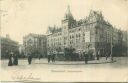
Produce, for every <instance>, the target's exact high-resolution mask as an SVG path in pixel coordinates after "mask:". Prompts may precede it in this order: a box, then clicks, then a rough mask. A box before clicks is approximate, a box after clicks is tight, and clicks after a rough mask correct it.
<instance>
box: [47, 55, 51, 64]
mask: <svg viewBox="0 0 128 83" xmlns="http://www.w3.org/2000/svg"><path fill="white" fill-rule="evenodd" d="M47 58H48V63H49V62H50V58H51V55H50V54H48V55H47Z"/></svg>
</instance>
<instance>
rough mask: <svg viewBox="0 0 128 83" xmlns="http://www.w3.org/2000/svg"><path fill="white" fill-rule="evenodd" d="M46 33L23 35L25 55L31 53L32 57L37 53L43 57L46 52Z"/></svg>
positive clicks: (36, 55)
mask: <svg viewBox="0 0 128 83" xmlns="http://www.w3.org/2000/svg"><path fill="white" fill-rule="evenodd" d="M46 40H47V39H46V35H39V34H33V33H30V34H28V35H26V36H24V37H23V46H24V50H25V55H28V54H32V55H33V56H34V57H38V56H39V55H41V56H43V57H45V56H46V54H47V48H46V45H47V42H46Z"/></svg>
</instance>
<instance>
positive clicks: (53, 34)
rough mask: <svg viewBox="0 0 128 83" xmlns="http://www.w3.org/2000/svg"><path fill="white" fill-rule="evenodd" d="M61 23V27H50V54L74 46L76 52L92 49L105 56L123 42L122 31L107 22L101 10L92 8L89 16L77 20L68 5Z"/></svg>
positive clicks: (48, 46)
mask: <svg viewBox="0 0 128 83" xmlns="http://www.w3.org/2000/svg"><path fill="white" fill-rule="evenodd" d="M61 24H62V26H61V27H56V26H54V27H48V31H47V34H48V35H47V49H48V50H47V53H48V54H50V53H56V52H64V49H65V48H73V49H75V52H76V53H82V52H84V51H89V50H92V51H93V52H94V53H95V54H97V52H98V51H100V54H101V56H105V53H108V54H110V53H111V48H116V47H118V46H116V45H118V44H121V43H122V34H121V32H120V31H119V30H118V29H116V28H114V27H113V26H112V25H111V24H110V23H109V22H107V21H106V20H105V19H104V17H103V15H102V13H101V12H100V11H93V10H91V11H90V14H89V16H88V17H86V18H85V19H81V20H79V21H76V20H75V19H74V17H73V16H72V14H71V12H70V8H69V7H68V9H67V12H66V13H65V16H64V18H63V19H62V21H61ZM120 34H121V35H120ZM113 51H114V50H113Z"/></svg>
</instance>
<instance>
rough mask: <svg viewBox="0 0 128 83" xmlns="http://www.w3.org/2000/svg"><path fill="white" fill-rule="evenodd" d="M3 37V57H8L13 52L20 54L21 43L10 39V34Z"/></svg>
mask: <svg viewBox="0 0 128 83" xmlns="http://www.w3.org/2000/svg"><path fill="white" fill-rule="evenodd" d="M0 39H1V58H8V57H9V54H10V53H11V52H13V53H14V54H16V55H19V44H18V42H16V41H14V40H12V39H10V37H9V35H7V36H6V37H0Z"/></svg>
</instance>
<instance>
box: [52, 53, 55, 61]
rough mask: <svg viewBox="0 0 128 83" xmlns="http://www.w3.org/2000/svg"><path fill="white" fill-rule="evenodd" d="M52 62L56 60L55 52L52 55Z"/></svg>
mask: <svg viewBox="0 0 128 83" xmlns="http://www.w3.org/2000/svg"><path fill="white" fill-rule="evenodd" d="M52 62H55V54H53V55H52Z"/></svg>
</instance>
